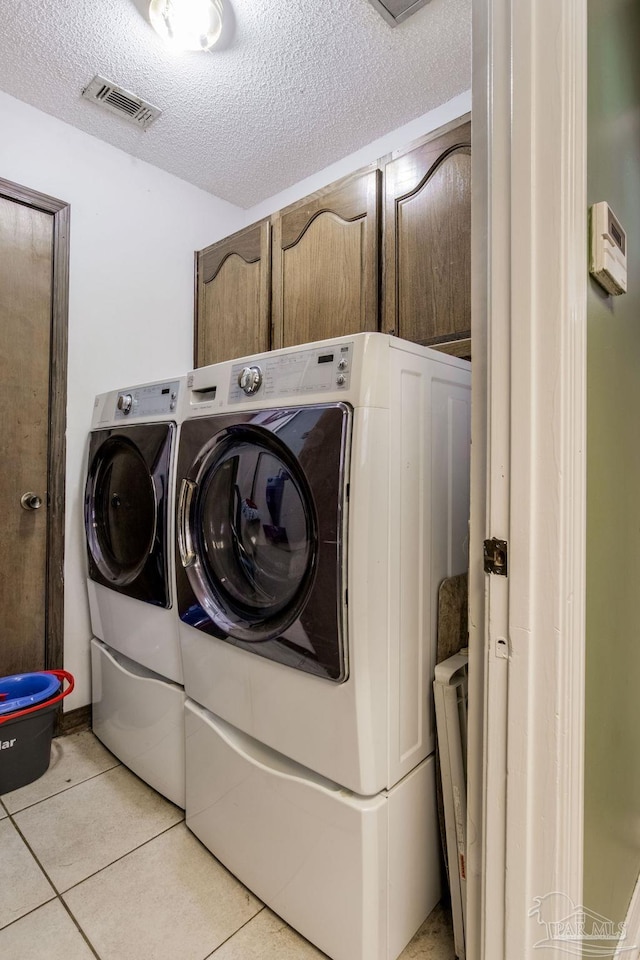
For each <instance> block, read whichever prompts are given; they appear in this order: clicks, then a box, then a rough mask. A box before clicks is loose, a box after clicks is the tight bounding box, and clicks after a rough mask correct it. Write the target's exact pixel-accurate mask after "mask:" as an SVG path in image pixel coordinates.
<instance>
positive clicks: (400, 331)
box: [382, 123, 471, 352]
mask: <svg viewBox="0 0 640 960" xmlns="http://www.w3.org/2000/svg"><path fill="white" fill-rule="evenodd" d="M383 285H384V306H383V324H382V327H383V329H384V330H385V331H387V332H389V333H395V334H397V336H399V337H403V338H405V339H406V340H413V341H414V342H416V343H422V344H437V343H444V342H446V341H459V340H462V339H465V338H468V337H470V336H471V124H470V123H465V124H463V125H461V126H458V127H456V128H454V129H453V130H449V131H447V132H446V133H444V134H442V135H440V136H438V137H437V138H435V139H432V140H429V141H427V142H423V143H420V144H418V145H413V146H412V147H409V148H408V149H406V150H403V151H399V152H397V153H394V154H393V155H392V159H391V160H390V161H389V163H387V164H386V167H385V237H384V277H383ZM452 346H453V345H452ZM458 352H459V351H458Z"/></svg>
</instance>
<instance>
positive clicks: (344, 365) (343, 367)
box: [338, 357, 349, 370]
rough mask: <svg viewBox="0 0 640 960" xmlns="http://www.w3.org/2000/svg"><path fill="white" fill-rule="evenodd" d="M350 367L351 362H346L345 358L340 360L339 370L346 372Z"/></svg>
mask: <svg viewBox="0 0 640 960" xmlns="http://www.w3.org/2000/svg"><path fill="white" fill-rule="evenodd" d="M348 366H349V361H348V360H345V358H344V357H343V358H342V360H340V361H339V363H338V370H346V369H347V367H348Z"/></svg>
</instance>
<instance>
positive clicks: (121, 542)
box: [89, 437, 157, 584]
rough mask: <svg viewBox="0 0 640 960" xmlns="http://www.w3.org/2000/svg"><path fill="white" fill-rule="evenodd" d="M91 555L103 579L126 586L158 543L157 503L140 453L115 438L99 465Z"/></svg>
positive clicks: (93, 498)
mask: <svg viewBox="0 0 640 960" xmlns="http://www.w3.org/2000/svg"><path fill="white" fill-rule="evenodd" d="M91 501H92V504H93V511H92V513H93V516H92V523H91V525H90V528H89V529H90V536H89V549H90V550H91V553H92V555H93V558H94V560H95V562H96V565H97V566H98V568H99V569H100V571H101V572H102V574H103V576H105V577H106V578H107V579H109V580H111V581H112V582H113V583H119V584H126V583H130V582H131V580H134V579H135V577H137V576H138V574H139V573H140V571H141V570H142V568H143V566H144V564H145V562H146V560H147V557H148V556H149V552H150V550H151V547H152V546H153V542H154V539H155V526H156V510H157V508H156V497H155V490H154V487H153V482H152V480H151V477H150V476H149V471H148V469H147V465H146V463H145V462H144V459H143V458H142V456H141V454H140V451H139V450H138V448H137V447H136V446H135V444H133V443H131V442H130V441H129V440H127V439H125V438H123V437H111V438H110V439H109V440H107V441H106V442H105V443H104V444H103V446H102V449H101V451H100V455H99V461H98V463H96V464H95V469H94V472H93V483H92V490H91Z"/></svg>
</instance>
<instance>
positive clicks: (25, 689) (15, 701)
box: [0, 673, 60, 715]
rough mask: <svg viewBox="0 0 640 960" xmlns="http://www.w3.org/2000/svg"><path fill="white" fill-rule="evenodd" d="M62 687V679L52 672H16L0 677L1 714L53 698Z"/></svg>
mask: <svg viewBox="0 0 640 960" xmlns="http://www.w3.org/2000/svg"><path fill="white" fill-rule="evenodd" d="M59 689H60V680H59V679H58V677H56V676H53V675H52V674H50V673H16V674H14V675H13V676H12V677H0V715H2V714H5V713H14V712H15V711H16V710H24V709H25V708H26V707H33V706H35V705H36V704H38V703H43V702H44V701H45V700H49V699H51V697H53V696H55V695H56V693H57V692H58V690H59Z"/></svg>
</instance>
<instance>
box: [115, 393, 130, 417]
mask: <svg viewBox="0 0 640 960" xmlns="http://www.w3.org/2000/svg"><path fill="white" fill-rule="evenodd" d="M132 406H133V397H132V396H131V394H130V393H121V394H120V396H119V397H118V410H122V412H123V413H125V414H126V413H129V412H130V410H131V407H132Z"/></svg>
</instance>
